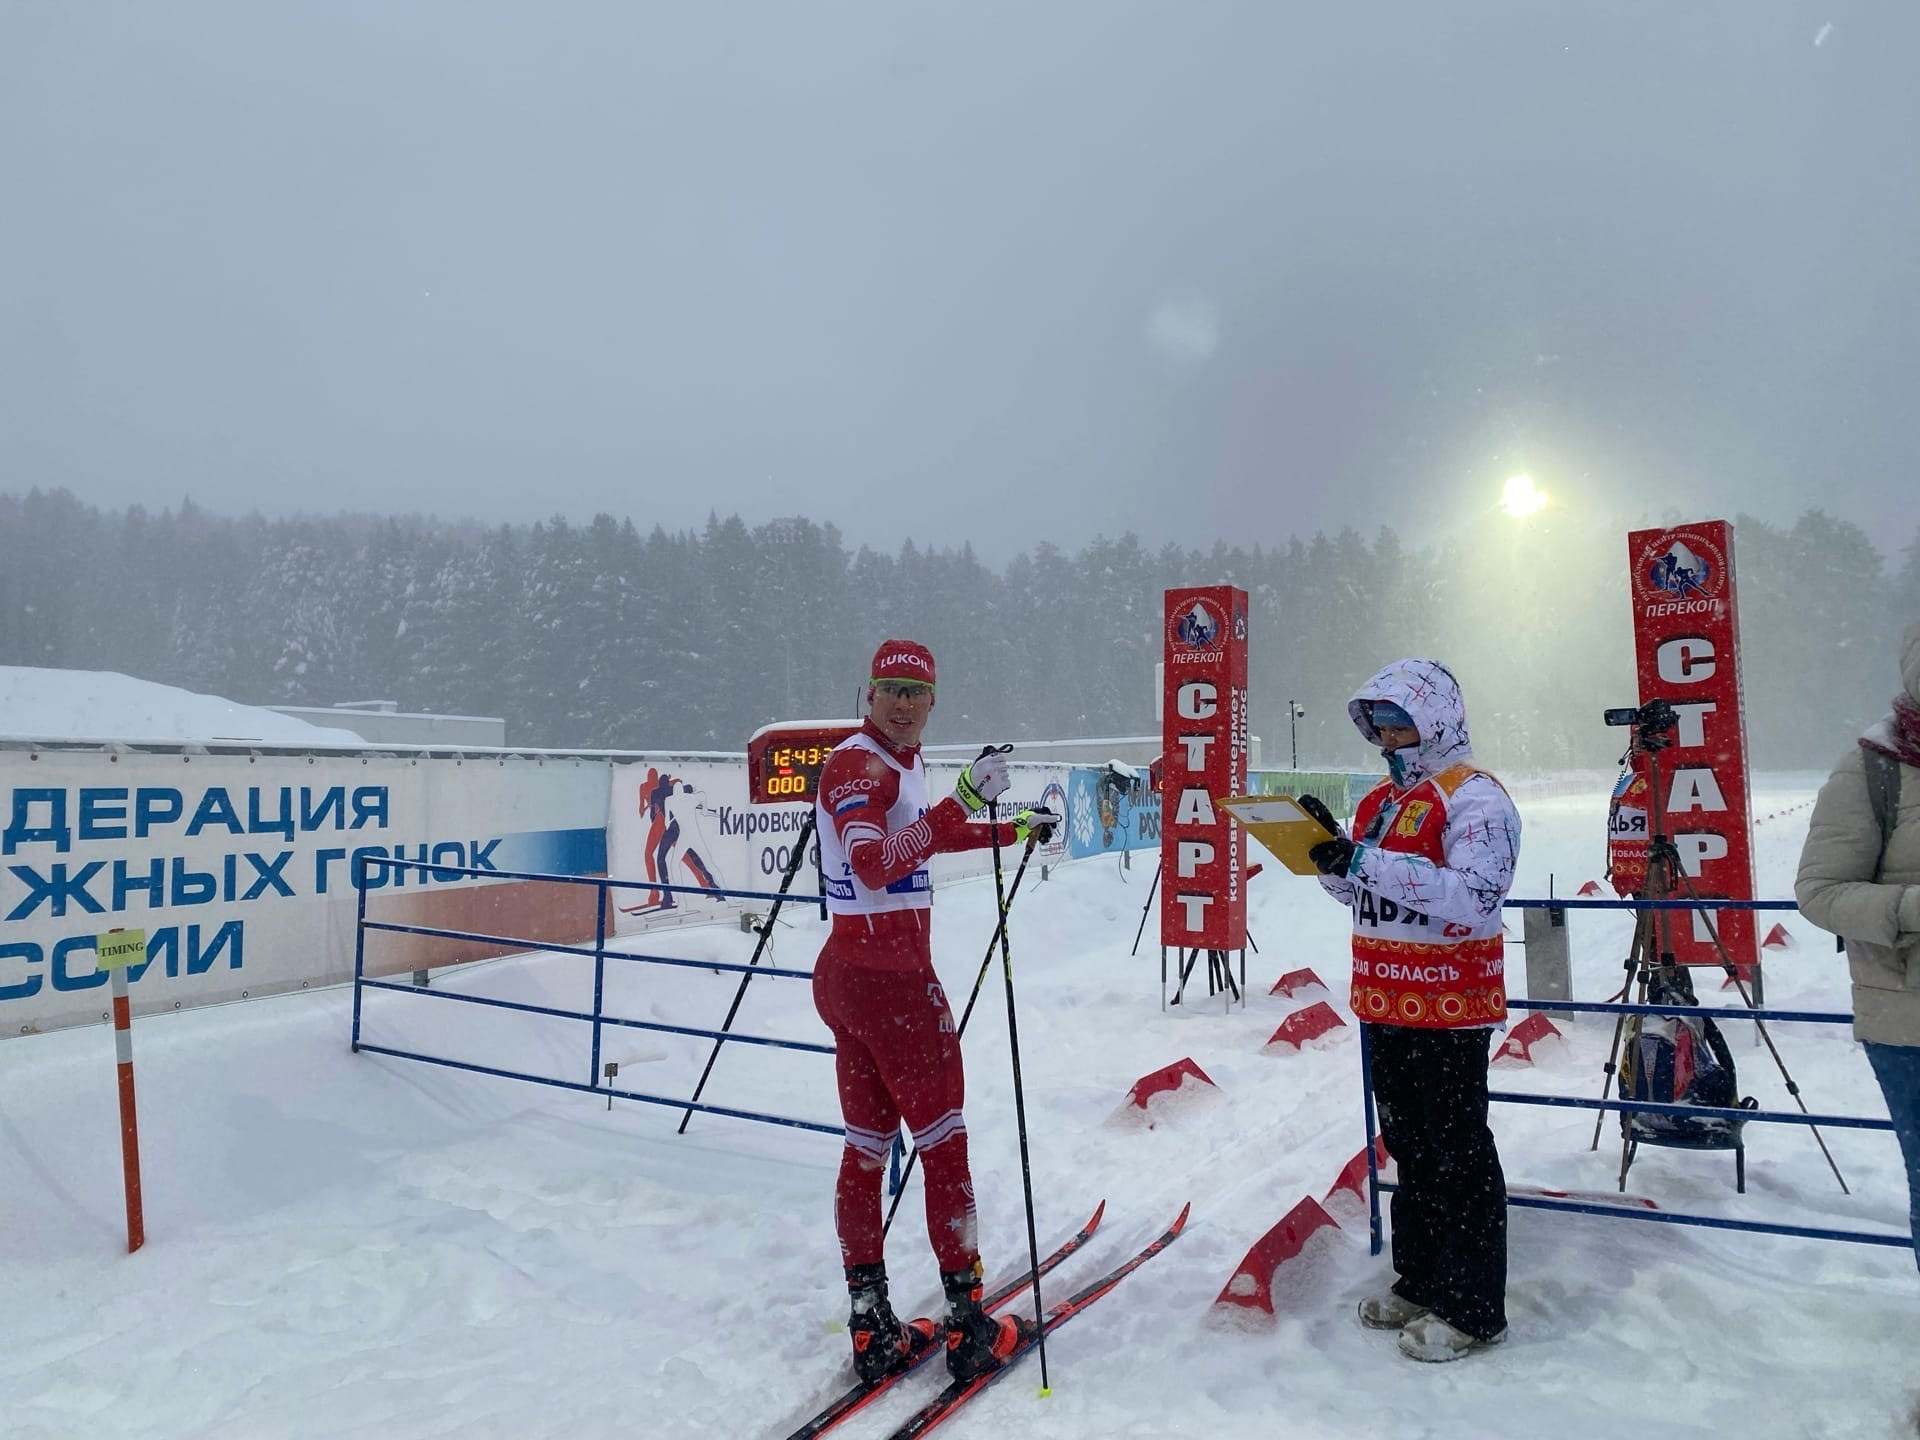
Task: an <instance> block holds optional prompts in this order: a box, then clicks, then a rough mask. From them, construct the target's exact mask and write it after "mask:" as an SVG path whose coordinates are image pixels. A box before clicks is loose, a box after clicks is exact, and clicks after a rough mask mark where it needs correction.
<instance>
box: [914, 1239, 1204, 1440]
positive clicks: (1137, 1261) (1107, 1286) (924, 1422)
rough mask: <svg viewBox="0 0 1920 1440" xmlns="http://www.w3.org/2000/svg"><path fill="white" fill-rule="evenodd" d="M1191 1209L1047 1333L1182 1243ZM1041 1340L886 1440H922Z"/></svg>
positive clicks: (1071, 1303) (1085, 1292)
mask: <svg viewBox="0 0 1920 1440" xmlns="http://www.w3.org/2000/svg"><path fill="white" fill-rule="evenodd" d="M1192 1209H1193V1206H1192V1205H1191V1204H1187V1205H1184V1206H1182V1207H1181V1210H1180V1215H1179V1218H1178V1219H1176V1220H1175V1221H1174V1222H1173V1224H1171V1225H1169V1226H1168V1227H1167V1229H1166V1230H1165V1231H1164V1232H1163V1233H1162V1234H1161V1235H1159V1236H1158V1237H1157V1238H1156V1239H1154V1240H1153V1241H1152V1242H1150V1243H1149V1244H1148V1245H1147V1247H1146V1248H1145V1249H1143V1250H1142V1251H1140V1253H1139V1254H1137V1255H1135V1256H1134V1257H1133V1258H1132V1259H1130V1260H1128V1261H1126V1262H1125V1263H1123V1264H1121V1265H1119V1266H1118V1267H1116V1268H1115V1269H1113V1270H1109V1271H1108V1272H1107V1273H1106V1274H1105V1275H1102V1276H1101V1277H1100V1278H1099V1279H1098V1280H1095V1281H1094V1282H1093V1283H1092V1284H1090V1285H1087V1286H1086V1287H1084V1288H1083V1289H1081V1290H1079V1291H1077V1292H1075V1293H1074V1294H1073V1295H1071V1296H1069V1297H1068V1298H1067V1299H1065V1300H1062V1301H1061V1302H1060V1303H1059V1304H1058V1305H1054V1306H1052V1307H1051V1308H1049V1309H1048V1311H1047V1319H1046V1324H1045V1326H1044V1329H1045V1333H1047V1334H1048V1335H1051V1334H1052V1333H1053V1332H1054V1331H1055V1330H1057V1329H1059V1328H1060V1327H1061V1326H1062V1325H1064V1324H1066V1323H1067V1321H1069V1320H1071V1319H1072V1318H1073V1317H1074V1316H1076V1315H1078V1314H1079V1313H1080V1312H1081V1311H1082V1310H1084V1309H1086V1308H1087V1306H1089V1305H1091V1304H1093V1302H1094V1301H1096V1300H1098V1299H1099V1298H1100V1297H1101V1296H1102V1295H1104V1294H1106V1293H1107V1292H1108V1291H1109V1290H1111V1289H1113V1287H1114V1286H1116V1285H1118V1284H1119V1283H1120V1282H1121V1281H1122V1280H1124V1279H1126V1277H1127V1276H1129V1275H1131V1274H1132V1273H1133V1272H1134V1271H1135V1270H1138V1269H1139V1268H1140V1267H1141V1266H1142V1265H1144V1264H1146V1263H1147V1261H1149V1260H1151V1259H1152V1258H1153V1257H1154V1256H1156V1255H1158V1254H1159V1253H1160V1252H1161V1251H1162V1250H1164V1249H1166V1248H1167V1246H1169V1245H1171V1244H1172V1243H1173V1242H1174V1241H1175V1240H1177V1239H1179V1238H1180V1232H1181V1231H1182V1230H1184V1229H1185V1228H1186V1225H1187V1212H1188V1211H1190V1210H1192ZM1039 1339H1040V1337H1039V1334H1038V1332H1035V1333H1033V1334H1028V1335H1025V1336H1024V1337H1023V1338H1022V1339H1021V1341H1020V1343H1019V1345H1017V1346H1016V1347H1014V1351H1013V1353H1012V1354H1011V1355H1009V1356H1007V1358H1006V1360H1005V1362H1004V1363H1002V1364H1001V1365H999V1366H998V1367H996V1368H995V1369H992V1370H989V1371H987V1373H986V1374H984V1375H980V1376H976V1377H975V1378H974V1379H972V1380H969V1381H967V1382H966V1383H965V1384H962V1383H961V1382H959V1381H957V1380H956V1381H953V1382H952V1383H951V1384H949V1385H948V1386H947V1388H946V1389H944V1390H942V1391H941V1392H940V1393H939V1394H938V1395H936V1396H934V1397H933V1399H931V1400H929V1401H928V1402H927V1403H926V1404H925V1405H922V1406H921V1407H920V1409H919V1410H918V1411H917V1412H915V1414H914V1415H913V1416H912V1417H911V1418H910V1419H908V1420H907V1422H906V1423H905V1424H903V1425H902V1426H901V1427H900V1428H899V1429H897V1430H895V1431H894V1432H893V1434H891V1435H890V1436H888V1437H887V1440H919V1437H920V1436H922V1435H925V1434H926V1433H927V1432H928V1431H929V1430H931V1429H933V1427H934V1426H936V1425H938V1424H939V1423H940V1422H941V1421H943V1420H945V1419H947V1418H948V1417H950V1416H951V1415H952V1414H953V1412H954V1411H956V1410H958V1409H959V1408H960V1407H961V1406H962V1405H964V1404H966V1403H967V1401H969V1400H971V1399H972V1398H973V1397H974V1396H976V1395H978V1394H979V1393H980V1392H981V1391H982V1390H984V1389H986V1388H987V1387H988V1386H989V1385H991V1384H993V1382H994V1381H996V1380H998V1379H999V1378H1000V1377H1001V1376H1002V1375H1004V1374H1006V1373H1007V1371H1009V1370H1011V1369H1012V1368H1013V1367H1014V1366H1015V1365H1017V1364H1019V1362H1020V1359H1021V1357H1022V1356H1024V1355H1026V1353H1027V1352H1028V1351H1030V1350H1032V1349H1033V1348H1034V1347H1035V1346H1036V1345H1037V1344H1038V1343H1039Z"/></svg>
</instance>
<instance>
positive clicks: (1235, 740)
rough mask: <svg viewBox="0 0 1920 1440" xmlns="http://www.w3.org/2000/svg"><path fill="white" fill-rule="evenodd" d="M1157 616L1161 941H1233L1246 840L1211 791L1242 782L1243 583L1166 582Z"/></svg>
mask: <svg viewBox="0 0 1920 1440" xmlns="http://www.w3.org/2000/svg"><path fill="white" fill-rule="evenodd" d="M1165 619H1166V625H1165V641H1164V654H1165V664H1164V666H1163V669H1162V682H1161V683H1162V685H1163V687H1164V693H1163V697H1162V698H1163V702H1164V703H1163V704H1162V707H1161V727H1162V728H1161V739H1162V742H1163V743H1164V745H1165V747H1166V750H1165V779H1164V781H1163V784H1162V791H1161V797H1160V867H1161V880H1160V943H1161V944H1163V945H1183V946H1186V947H1187V948H1189V949H1192V948H1195V947H1200V948H1204V949H1209V950H1238V949H1241V948H1242V947H1244V946H1245V945H1246V943H1247V886H1246V865H1245V863H1244V858H1243V845H1244V842H1243V841H1242V839H1241V836H1240V832H1239V831H1238V830H1236V829H1235V828H1234V826H1233V824H1232V822H1231V821H1230V820H1228V818H1227V812H1226V811H1225V810H1224V809H1222V808H1221V807H1220V806H1219V805H1218V804H1216V803H1215V800H1216V797H1219V796H1226V795H1242V794H1245V793H1246V789H1247V735H1248V728H1247V592H1246V591H1244V590H1239V589H1236V588H1234V587H1233V586H1231V585H1209V586H1204V587H1200V588H1197V589H1185V590H1169V591H1167V592H1166V606H1165Z"/></svg>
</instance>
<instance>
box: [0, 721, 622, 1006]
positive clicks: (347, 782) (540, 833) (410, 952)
mask: <svg viewBox="0 0 1920 1440" xmlns="http://www.w3.org/2000/svg"><path fill="white" fill-rule="evenodd" d="M610 768H611V767H610V765H609V764H608V762H607V761H605V760H598V759H593V758H577V759H576V758H572V757H567V758H550V757H523V756H503V757H499V758H484V759H483V758H475V757H471V756H469V757H466V758H464V759H459V758H453V757H445V758H440V757H424V756H423V757H419V758H415V757H411V756H394V755H389V754H382V755H365V756H362V755H353V754H336V755H313V756H307V755H294V756H276V755H244V754H236V755H218V754H215V755H208V754H164V753H163V754H153V753H131V754H110V753H105V752H99V751H58V750H49V751H37V752H36V751H29V750H0V824H3V825H4V829H0V1035H20V1034H30V1033H33V1032H35V1031H41V1030H50V1029H54V1028H57V1027H61V1026H67V1025H77V1024H84V1023H88V1022H91V1021H96V1020H99V1019H100V1018H102V1016H103V1015H104V1014H105V1012H106V1010H107V1003H106V995H107V991H106V988H105V987H106V984H107V972H106V971H104V970H101V969H99V968H97V966H96V965H95V963H94V941H95V937H96V936H97V935H100V934H103V933H105V932H107V931H109V930H112V929H116V928H124V929H144V930H145V931H146V932H147V955H146V959H145V960H144V961H143V962H141V963H139V964H137V965H134V966H131V967H129V969H128V979H129V981H130V983H131V986H132V999H133V1008H134V1011H135V1013H137V1014H144V1013H154V1012H157V1011H164V1010H177V1009H183V1008H186V1007H188V1006H192V1005H204V1004H209V1003H212V1002H215V1001H219V1000H233V999H242V998H246V997H248V996H252V995H261V994H269V993H273V992H276V991H283V990H297V989H302V988H305V987H307V986H312V985H324V984H332V983H336V982H339V981H342V980H347V979H350V978H351V977H352V974H353V956H354V932H355V914H356V910H357V902H358V895H357V892H356V891H355V889H354V884H353V878H352V877H353V873H354V868H355V862H356V859H357V858H359V857H366V858H369V859H371V858H372V857H377V856H390V857H393V858H396V859H402V860H414V861H420V862H428V863H430V864H437V865H439V866H444V867H461V868H473V869H480V870H492V871H520V872H529V873H537V874H543V875H546V874H553V875H598V874H604V873H605V871H606V819H607V794H608V774H609V770H610ZM475 887H481V894H475V893H473V892H474V891H475ZM367 889H368V917H369V918H370V919H379V920H384V921H388V922H391V923H396V924H408V925H421V926H432V927H437V928H443V929H458V930H468V931H482V932H486V933H491V934H498V935H504V936H514V937H524V938H527V939H533V940H546V941H556V942H562V943H566V942H578V941H579V940H581V939H582V938H584V939H585V940H586V941H587V942H588V943H591V942H592V938H593V933H594V909H593V907H594V891H593V888H592V887H590V886H577V885H557V884H552V883H545V884H541V883H537V882H535V883H525V884H513V883H505V882H500V881H488V880H484V879H477V878H468V877H465V876H460V875H455V874H453V873H451V871H450V870H436V869H423V868H414V869H405V870H403V869H393V868H391V867H382V866H377V865H375V866H370V867H369V869H368V876H367ZM458 892H466V893H463V894H462V893H458ZM443 896H444V897H445V898H442V897H443ZM483 896H484V898H482V897H483ZM524 948H527V947H526V946H524V945H519V946H500V945H487V944H484V943H479V942H460V941H448V940H444V939H439V938H436V937H430V936H414V935H394V934H385V933H378V934H369V937H368V944H367V957H368V970H369V973H372V974H393V973H396V972H404V971H408V970H415V969H423V968H427V967H429V966H432V965H438V964H446V963H450V962H453V961H456V960H469V959H477V958H481V957H483V956H486V955H490V954H500V953H504V952H505V951H507V950H509V949H524Z"/></svg>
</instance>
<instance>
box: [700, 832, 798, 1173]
mask: <svg viewBox="0 0 1920 1440" xmlns="http://www.w3.org/2000/svg"><path fill="white" fill-rule="evenodd" d="M815 818H816V816H815V814H814V812H812V811H809V812H808V813H807V823H806V824H805V825H804V826H803V827H802V828H801V830H800V838H799V840H798V841H796V842H795V843H794V847H793V858H792V859H791V860H790V861H788V862H787V873H786V874H784V875H782V876H781V877H780V897H781V898H780V899H778V900H775V901H774V902H773V908H772V909H771V910H769V911H768V912H767V918H766V919H765V920H764V921H762V922H761V925H760V940H759V943H757V944H756V945H755V946H754V947H753V958H752V959H751V960H749V961H748V962H747V970H746V973H745V974H743V975H742V976H741V977H740V988H739V989H737V990H735V991H734V992H733V1004H731V1005H729V1006H728V1007H727V1018H726V1019H725V1020H722V1021H721V1022H720V1029H721V1030H722V1031H727V1030H731V1029H733V1017H734V1016H735V1015H738V1014H739V1013H740V1002H741V1001H742V1000H744V999H746V998H747V985H748V983H749V982H750V981H751V980H752V979H753V967H754V966H756V965H758V964H759V963H760V956H761V954H762V952H764V951H765V950H766V948H767V941H768V940H770V939H772V938H773V922H774V921H775V920H777V919H778V918H779V917H780V907H781V905H782V904H784V903H785V900H786V894H787V890H788V888H789V887H790V886H791V885H792V884H793V877H794V876H795V875H797V874H799V873H800V864H801V862H802V861H803V860H805V859H806V855H807V847H808V845H810V844H811V843H812V841H813V823H814V820H815ZM726 1043H727V1042H726V1041H725V1040H715V1041H714V1042H713V1050H712V1053H710V1054H709V1055H708V1056H707V1068H706V1069H704V1070H702V1071H701V1072H700V1083H699V1084H698V1085H696V1086H694V1087H693V1099H692V1100H691V1101H689V1102H688V1106H689V1108H688V1110H687V1113H686V1114H684V1115H682V1116H681V1117H680V1129H679V1130H678V1131H677V1132H676V1133H677V1134H681V1135H684V1134H686V1133H687V1122H688V1121H689V1120H691V1119H693V1110H692V1108H691V1107H692V1106H693V1105H694V1104H696V1103H698V1101H699V1099H700V1092H701V1091H702V1090H705V1089H706V1088H707V1077H708V1076H709V1075H711V1074H713V1062H714V1061H716V1060H718V1059H719V1058H720V1047H721V1046H722V1045H724V1044H726Z"/></svg>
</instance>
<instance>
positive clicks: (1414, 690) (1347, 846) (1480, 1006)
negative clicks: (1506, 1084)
mask: <svg viewBox="0 0 1920 1440" xmlns="http://www.w3.org/2000/svg"><path fill="white" fill-rule="evenodd" d="M1347 709H1348V713H1349V714H1350V715H1352V717H1353V723H1354V725H1355V727H1356V728H1357V729H1358V730H1359V731H1360V733H1361V735H1363V736H1364V737H1365V738H1366V739H1367V741H1368V743H1369V744H1372V745H1375V746H1378V747H1379V748H1380V750H1381V753H1382V754H1383V755H1384V756H1385V757H1386V761H1387V768H1388V771H1389V774H1388V777H1387V779H1385V780H1383V781H1382V782H1381V783H1380V784H1379V785H1377V786H1376V787H1375V788H1374V789H1373V791H1372V792H1371V793H1369V794H1368V795H1367V797H1366V798H1365V799H1363V800H1362V801H1361V802H1360V805H1359V807H1358V809H1357V810H1356V811H1355V812H1354V823H1353V836H1352V837H1349V836H1347V835H1346V834H1344V833H1339V827H1338V826H1336V825H1333V823H1332V817H1331V816H1328V815H1327V814H1326V813H1325V811H1324V809H1322V810H1320V812H1319V818H1320V819H1321V821H1322V823H1323V824H1327V825H1328V827H1329V828H1330V829H1334V830H1335V831H1336V833H1337V838H1336V839H1334V840H1330V841H1327V842H1325V843H1323V844H1321V845H1318V846H1316V847H1315V848H1314V850H1313V852H1312V854H1313V860H1314V863H1315V865H1317V866H1318V867H1319V869H1320V871H1321V881H1320V883H1321V886H1322V887H1323V888H1324V889H1325V890H1326V892H1327V893H1328V894H1329V895H1331V896H1332V897H1333V898H1334V899H1336V900H1339V901H1340V902H1342V903H1343V904H1345V905H1347V906H1348V907H1349V908H1350V909H1351V910H1352V912H1353V992H1352V1003H1353V1013H1354V1016H1355V1017H1356V1018H1357V1019H1358V1020H1360V1021H1361V1022H1362V1024H1363V1025H1364V1026H1365V1027H1366V1036H1367V1042H1368V1051H1369V1056H1370V1061H1371V1068H1372V1074H1373V1093H1374V1098H1375V1100H1376V1101H1377V1102H1378V1103H1379V1107H1380V1129H1381V1133H1382V1136H1383V1137H1384V1138H1385V1140H1386V1143H1387V1149H1388V1151H1389V1152H1390V1153H1391V1154H1392V1156H1393V1158H1394V1161H1395V1163H1396V1164H1397V1166H1398V1167H1399V1188H1398V1189H1396V1190H1395V1191H1394V1194H1393V1203H1392V1218H1393V1268H1394V1270H1395V1272H1396V1273H1397V1278H1396V1279H1395V1281H1394V1283H1393V1286H1392V1288H1391V1289H1390V1290H1387V1291H1385V1292H1383V1293H1382V1294H1379V1295H1371V1296H1368V1297H1367V1298H1366V1299H1365V1300H1363V1301H1361V1303H1360V1318H1361V1321H1362V1322H1363V1323H1365V1324H1366V1325H1368V1326H1371V1327H1373V1328H1375V1329H1383V1330H1397V1331H1399V1332H1400V1333H1399V1344H1400V1349H1401V1350H1402V1352H1404V1353H1405V1354H1407V1355H1408V1356H1410V1357H1412V1358H1413V1359H1416V1360H1455V1359H1458V1358H1460V1357H1461V1356H1463V1355H1467V1354H1470V1353H1472V1352H1473V1351H1475V1350H1479V1349H1483V1348H1485V1347H1486V1346H1488V1345H1492V1344H1496V1343H1498V1342H1499V1341H1500V1340H1502V1339H1504V1338H1506V1331H1507V1314H1506V1286H1507V1209H1506V1206H1507V1185H1506V1177H1505V1176H1504V1175H1503V1174H1502V1172H1501V1169H1500V1155H1499V1152H1498V1150H1496V1149H1495V1147H1494V1142H1493V1131H1492V1130H1491V1129H1489V1128H1488V1125H1487V1061H1488V1051H1489V1048H1490V1043H1491V1039H1492V1034H1493V1029H1492V1027H1493V1026H1495V1025H1498V1024H1500V1023H1501V1022H1502V1021H1504V1020H1505V1019H1506V1015H1507V992H1506V976H1505V960H1504V954H1503V948H1502V943H1501V925H1500V904H1501V902H1502V901H1503V900H1505V899H1506V896H1507V891H1508V889H1509V888H1510V887H1511V886H1512V884H1513V866H1514V859H1515V857H1516V856H1517V855H1518V853H1519V849H1520V816H1519V813H1518V812H1517V811H1516V810H1515V809H1514V807H1513V802H1512V800H1510V799H1509V798H1508V797H1507V792H1506V790H1505V789H1504V788H1502V786H1501V784H1500V782H1499V781H1498V780H1496V779H1494V777H1493V776H1492V775H1490V774H1489V773H1488V772H1487V771H1485V770H1483V769H1481V768H1480V767H1479V766H1477V765H1475V764H1474V763H1473V752H1472V747H1471V745H1470V743H1469V741H1468V737H1467V717H1466V706H1465V704H1464V702H1463V701H1462V699H1461V696H1460V686H1459V684H1458V682H1456V681H1455V679H1454V678H1453V674H1452V672H1451V671H1449V670H1448V669H1447V668H1446V666H1444V665H1441V664H1439V663H1438V662H1436V661H1433V660H1402V661H1399V662H1398V663H1396V664H1393V665H1389V666H1388V667H1387V668H1386V669H1384V670H1382V671H1381V672H1380V673H1379V674H1378V675H1375V676H1374V677H1373V678H1372V679H1371V680H1369V681H1368V682H1367V683H1366V684H1365V685H1363V686H1361V687H1360V689H1359V691H1358V692H1357V693H1356V694H1355V695H1354V697H1353V700H1352V702H1351V703H1350V704H1349V705H1348V707H1347ZM1302 803H1303V804H1305V802H1304V801H1303V802H1302ZM1308 808H1309V809H1312V808H1314V807H1313V806H1309V807H1308Z"/></svg>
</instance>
